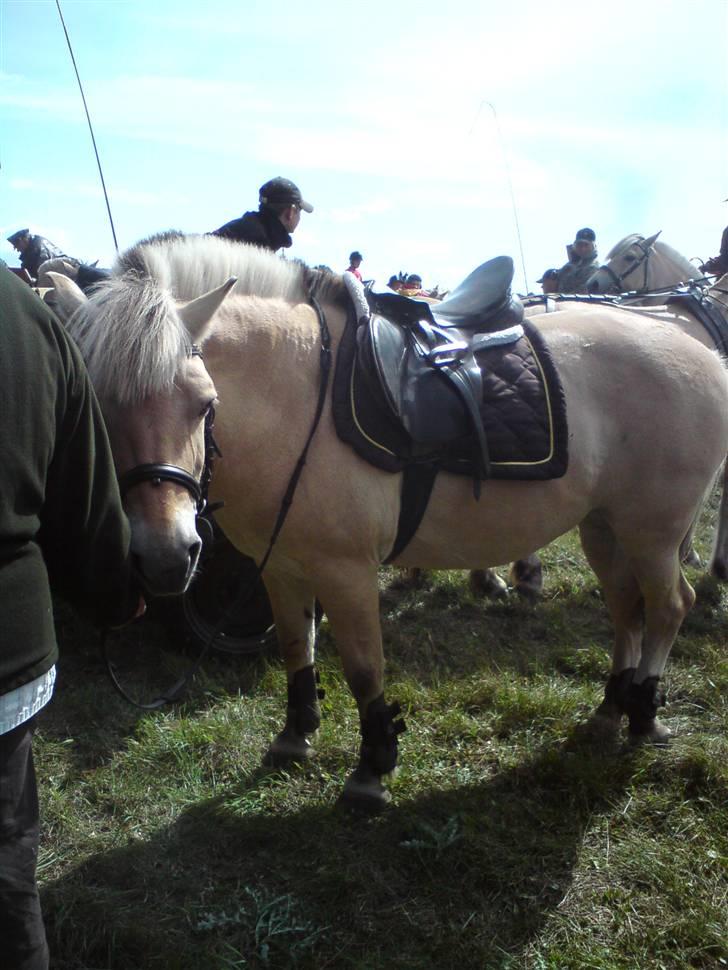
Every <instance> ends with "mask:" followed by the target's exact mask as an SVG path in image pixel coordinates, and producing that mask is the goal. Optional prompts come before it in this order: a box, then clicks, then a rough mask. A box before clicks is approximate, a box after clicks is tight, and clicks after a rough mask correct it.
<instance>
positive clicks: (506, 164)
mask: <svg viewBox="0 0 728 970" xmlns="http://www.w3.org/2000/svg"><path fill="white" fill-rule="evenodd" d="M484 104H487V105H488V107H489V108H490V110H491V111H492V112H493V120H494V121H495V130H496V134H497V136H498V146H499V148H500V152H501V157H502V159H503V168H504V169H505V173H506V181H507V182H508V192H509V195H510V197H511V208H512V210H513V221H514V223H515V227H516V238H517V239H518V250H519V252H520V254H521V267H522V269H523V282H524V283H525V285H526V290H527V291H528V274H527V272H526V258H525V256H524V253H523V240H522V239H521V226H520V223H519V221H518V207H517V205H516V194H515V192H514V190H513V179H512V178H511V167H510V163H509V160H508V153H507V152H506V150H505V144H504V142H503V135H502V133H501V129H500V124H499V122H498V112H497V111H496V110H495V105H494V104H493V103H492V102H491V101H486V100H485V99H483V100H482V101H481V102H480V104H479V105H478V111H477V113H476V115H475V120H474V121H473V124H472V125H471V127H470V132H469V134H471V135H472V133H473V131H474V129H475V126H476V124H477V122H478V118H479V117H480V111H481V109H482V107H483V105H484Z"/></svg>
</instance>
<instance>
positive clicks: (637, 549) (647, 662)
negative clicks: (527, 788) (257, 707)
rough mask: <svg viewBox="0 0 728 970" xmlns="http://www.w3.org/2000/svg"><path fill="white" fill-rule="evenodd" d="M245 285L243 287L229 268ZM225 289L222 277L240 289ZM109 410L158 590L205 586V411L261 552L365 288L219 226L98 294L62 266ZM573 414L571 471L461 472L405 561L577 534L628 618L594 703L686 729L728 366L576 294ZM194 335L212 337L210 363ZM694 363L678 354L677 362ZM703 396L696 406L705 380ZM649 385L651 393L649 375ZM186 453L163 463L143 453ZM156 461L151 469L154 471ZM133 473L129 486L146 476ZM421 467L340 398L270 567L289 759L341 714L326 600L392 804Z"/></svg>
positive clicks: (503, 549)
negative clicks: (324, 709) (682, 722)
mask: <svg viewBox="0 0 728 970" xmlns="http://www.w3.org/2000/svg"><path fill="white" fill-rule="evenodd" d="M231 276H237V277H238V281H237V283H236V284H235V285H234V286H233V285H232V284H233V282H234V280H228V277H231ZM226 280H227V282H224V281H226ZM58 284H59V290H60V292H61V304H62V307H63V312H64V313H65V314H68V313H70V312H71V311H72V310H74V309H75V311H76V312H75V313H74V316H73V318H72V319H71V320H70V322H69V329H70V331H71V333H72V335H73V336H74V338H75V339H76V340H77V342H78V343H79V346H80V347H81V350H82V352H83V354H84V356H85V358H86V360H87V363H88V366H89V370H90V373H91V376H92V379H93V381H94V383H95V386H96V388H97V391H98V394H99V397H100V400H101V404H102V408H103V409H104V413H105V415H106V417H107V420H108V427H109V434H110V438H111V442H112V448H113V450H114V454H115V459H116V462H117V466H118V471H119V473H120V474H121V475H122V477H124V476H125V475H127V483H128V484H129V483H130V484H129V487H128V488H127V489H126V490H125V505H126V508H127V510H128V513H129V517H130V521H131V526H132V549H133V553H134V556H135V558H136V561H137V565H138V569H139V572H140V574H141V575H142V576H143V577H144V578H145V580H146V582H147V584H148V585H149V586H150V587H151V588H152V589H156V590H159V591H165V592H169V593H171V592H173V591H175V588H176V590H177V591H179V590H181V589H182V588H184V585H185V584H186V583H187V582H189V579H190V576H191V573H192V571H193V569H194V564H195V560H196V557H197V555H198V553H199V541H198V540H197V541H196V537H195V533H194V519H195V507H196V500H195V497H194V495H191V494H190V491H191V489H190V486H189V481H187V480H185V477H184V476H186V478H187V479H189V478H190V477H192V478H195V477H197V476H199V475H201V473H202V468H203V465H204V458H203V456H204V425H205V416H206V415H207V414H208V413H209V409H210V407H211V406H212V404H213V402H214V399H215V395H216V394H217V395H219V399H220V400H219V405H218V408H217V422H216V426H215V434H216V437H217V441H218V443H219V445H220V448H221V451H222V454H223V455H224V456H225V457H224V459H223V460H221V461H220V462H219V463H218V464H217V465H216V471H215V477H214V479H213V482H212V487H211V492H210V497H211V499H214V500H216V501H219V500H222V501H224V502H225V505H224V508H223V509H222V510H221V512H220V513H219V520H220V523H221V525H222V527H223V529H224V530H225V532H226V533H227V535H228V537H229V538H230V539H231V541H232V542H233V543H234V544H235V545H237V546H238V547H239V548H240V549H241V550H242V551H244V552H246V553H248V554H249V555H252V556H253V557H254V558H256V559H257V560H260V559H261V557H262V556H263V555H264V553H265V550H266V547H267V545H268V541H269V538H270V536H271V532H272V531H273V528H274V523H275V522H276V520H277V517H278V514H279V510H280V506H281V500H282V497H283V496H284V494H285V493H286V489H287V483H288V482H289V480H290V476H291V472H292V470H293V468H294V466H295V465H296V462H297V460H298V459H299V457H300V455H301V452H302V448H303V444H304V442H305V441H306V440H307V438H308V437H309V435H311V432H312V426H313V425H312V422H313V416H314V414H315V413H316V407H317V401H318V400H319V396H320V382H321V362H322V361H323V360H325V359H326V354H325V352H324V353H322V331H323V323H322V318H321V317H320V316H319V315H318V314H317V312H316V310H315V309H314V307H313V306H312V305H311V300H312V293H311V291H312V289H315V291H316V300H317V301H318V304H320V306H321V308H322V311H323V320H325V321H326V322H327V323H328V329H329V331H330V334H331V346H332V352H333V353H334V355H335V353H336V349H337V347H338V346H339V343H340V341H341V337H342V334H343V331H344V327H345V320H346V313H347V301H348V297H347V293H346V289H345V287H344V285H343V283H342V281H341V278H340V277H335V276H328V275H326V276H321V275H320V274H316V273H313V272H312V271H310V270H307V269H306V268H305V267H303V266H302V265H300V264H298V263H292V262H286V261H284V260H281V259H279V258H277V257H276V256H274V255H273V254H269V253H266V252H263V251H262V250H256V249H253V248H251V247H247V246H243V245H240V244H235V243H229V242H227V241H226V240H221V239H218V238H216V237H189V238H187V237H180V236H168V237H160V238H159V239H157V240H149V241H146V242H144V243H140V244H139V245H138V246H136V247H134V248H133V249H131V250H130V251H129V252H127V253H126V254H125V255H124V256H123V257H121V258H120V260H119V261H118V264H117V266H116V268H115V271H114V278H113V279H112V280H111V281H110V282H109V283H108V284H103V285H102V287H101V288H100V289H98V290H96V291H95V293H94V294H93V295H92V296H91V297H90V298H88V299H87V298H86V297H85V296H84V295H83V294H82V293H81V292H80V291H79V290H78V289H77V288H76V287H75V285H74V284H73V283H72V282H71V281H69V280H65V279H64V278H62V277H59V278H58ZM541 326H542V329H543V333H544V336H545V339H546V341H547V343H548V345H549V347H550V350H551V353H552V356H553V359H554V361H555V363H556V365H557V368H558V370H559V373H560V378H561V382H562V385H563V391H564V396H565V400H566V407H567V413H568V418H569V465H568V469H567V471H566V473H565V474H564V475H563V477H561V478H558V479H555V480H551V481H531V482H518V481H516V482H511V481H504V480H501V481H495V480H488V481H486V482H484V483H483V487H482V495H481V498H480V500H479V501H476V499H475V497H474V495H473V489H472V482H471V481H470V480H469V479H468V478H466V477H461V476H454V475H449V474H446V473H441V474H439V475H438V477H437V480H436V482H435V486H434V490H433V493H432V496H431V499H430V502H429V505H428V508H427V511H426V513H425V516H424V518H423V520H422V522H421V524H420V526H419V529H418V530H417V533H416V534H415V536H414V538H413V539H412V540H411V542H410V543H409V545H407V546H406V548H405V549H404V551H403V552H402V553H401V555H400V556H399V557H398V559H397V560H396V564H397V565H401V566H408V567H409V566H423V567H429V568H436V569H452V568H458V569H460V568H469V567H471V566H474V565H477V564H482V563H483V562H484V561H485V562H488V563H491V564H494V565H495V564H498V563H503V562H508V561H512V560H515V559H517V558H518V557H519V556H523V555H524V554H526V553H528V552H529V551H530V550H532V549H535V548H539V547H541V546H543V545H545V544H547V543H549V542H551V541H552V540H553V539H554V538H556V537H557V536H559V535H561V534H563V533H564V532H566V531H568V530H570V529H571V528H572V527H574V526H576V525H578V526H579V530H580V535H581V540H582V545H583V548H584V551H585V554H586V556H587V559H588V561H589V563H590V564H591V566H592V567H593V569H594V571H595V572H596V574H597V576H598V578H599V580H600V582H601V584H602V587H603V590H604V598H605V603H606V605H607V607H608V609H609V613H610V615H611V618H612V621H613V624H614V635H615V638H614V649H613V661H612V674H611V676H610V678H609V680H608V682H607V687H606V691H605V697H604V701H603V703H602V704H601V705H600V707H599V708H598V711H597V712H596V715H595V717H596V719H597V721H598V722H600V723H602V724H608V725H609V726H611V727H614V728H616V727H617V726H618V725H619V723H620V721H621V718H622V717H623V715H625V714H626V715H627V716H628V718H629V730H630V734H631V736H632V737H633V738H635V739H638V740H645V739H647V740H658V741H659V740H662V739H663V738H664V737H665V736H666V733H667V730H666V728H665V727H664V726H663V725H661V724H660V723H659V721H658V720H657V717H656V714H657V711H658V708H659V706H660V705H661V704H662V703H664V701H663V700H662V695H661V689H660V686H659V679H660V677H661V676H662V673H663V670H664V667H665V664H666V662H667V658H668V654H669V652H670V649H671V646H672V643H673V641H674V638H675V635H676V633H677V630H678V629H679V627H680V624H681V623H682V620H683V618H684V616H685V614H686V613H687V611H688V610H689V609H690V607H691V606H692V603H693V601H694V593H693V590H692V589H691V587H690V586H689V584H688V583H687V581H686V580H685V578H684V576H683V574H682V571H681V567H680V547H681V544H682V543H683V542H684V540H685V539H686V537H687V536H689V534H690V532H691V529H692V527H693V525H694V522H695V519H696V517H697V515H698V513H699V511H700V509H701V506H702V502H703V499H704V497H705V495H706V493H707V491H708V489H709V488H710V486H711V484H712V481H713V478H714V475H715V473H716V471H717V469H718V467H719V466H720V463H721V461H722V460H723V458H724V456H725V454H726V452H727V451H728V375H726V372H725V370H724V368H723V366H722V364H721V362H720V361H719V360H718V359H717V357H716V356H715V355H714V354H712V353H710V352H709V351H708V350H706V348H705V347H703V346H702V345H701V344H700V343H699V341H697V340H693V339H691V338H690V337H688V336H686V335H685V334H684V333H682V332H681V331H680V330H679V329H678V328H677V327H674V326H667V325H665V324H663V323H660V322H658V321H656V322H655V323H654V325H653V326H651V327H649V328H646V327H645V326H644V323H643V322H642V321H640V320H637V319H635V318H634V317H633V315H632V314H631V313H629V312H625V311H622V310H617V309H613V308H610V307H603V308H598V309H593V308H587V312H585V309H584V308H583V307H582V306H580V305H578V304H577V305H574V306H572V307H569V308H568V309H566V310H564V311H563V312H561V313H558V314H551V315H548V316H544V317H543V318H542V322H541ZM195 348H201V352H202V354H204V360H203V358H202V357H201V356H199V354H198V352H197V351H196V350H195ZM676 362H679V365H677V364H676ZM686 387H690V406H689V407H686V406H685V393H686V392H685V388H686ZM646 388H649V393H646V392H645V389H646ZM160 462H162V463H166V464H171V465H176V466H179V470H181V471H182V472H183V474H182V476H173V477H172V478H169V479H167V478H163V477H160V476H156V477H149V478H147V477H144V476H141V475H139V474H138V473H136V469H138V468H139V466H142V467H146V466H148V465H150V464H154V465H155V467H157V468H158V467H159V463H160ZM133 466H135V467H133ZM130 472H135V474H133V475H132V477H131V479H130V478H129V477H128V473H130ZM400 488H401V475H399V474H390V473H387V472H383V471H381V470H379V469H376V468H374V467H372V466H370V465H368V464H366V463H365V462H364V461H363V460H362V459H361V458H359V457H358V456H357V455H356V454H355V453H354V452H353V450H351V449H350V448H349V447H348V446H347V445H345V444H344V443H343V442H342V441H341V440H340V439H339V438H338V437H337V435H336V431H335V427H334V421H333V416H332V412H331V396H330V391H329V393H327V395H326V398H325V406H324V410H323V414H322V418H321V421H320V423H319V425H318V427H317V429H316V431H315V434H313V437H312V439H311V447H310V449H309V451H308V454H307V461H306V464H305V466H304V469H303V474H302V475H301V478H300V482H299V485H298V489H297V491H296V492H295V496H294V499H293V502H292V504H291V505H290V509H289V514H288V518H287V519H286V521H285V525H284V527H283V529H282V531H281V532H280V535H279V538H278V541H277V543H276V545H275V547H274V548H273V551H272V555H271V556H270V560H269V563H268V567H267V569H266V572H265V575H264V580H265V584H266V588H267V590H268V594H269V597H270V601H271V605H272V608H273V614H274V619H275V624H276V630H277V634H278V638H279V643H280V649H281V653H282V656H283V658H284V660H285V664H286V669H287V673H288V685H289V686H288V705H287V718H286V723H285V726H284V728H283V730H282V731H281V732H280V734H279V735H278V736H277V738H276V739H275V740H274V741H273V743H272V744H271V747H270V749H269V757H270V758H271V759H273V760H274V761H279V760H281V759H291V758H293V759H299V758H304V757H306V756H307V755H308V754H309V753H310V744H309V740H308V738H309V737H310V736H311V735H312V734H313V733H314V732H315V730H316V728H317V726H318V722H319V711H318V700H317V688H316V675H315V670H314V636H315V625H314V602H315V599H316V598H318V599H319V600H320V602H321V603H322V605H323V607H324V610H325V612H326V615H327V617H328V620H329V623H330V626H331V630H332V632H333V635H334V637H335V640H336V643H337V646H338V650H339V654H340V656H341V660H342V664H343V669H344V674H345V676H346V679H347V682H348V684H349V687H350V689H351V692H352V694H353V696H354V698H355V699H356V703H357V705H358V709H359V715H360V720H361V735H362V744H361V750H360V757H359V763H358V765H357V767H356V769H355V770H354V772H353V773H352V774H351V775H350V776H349V778H348V779H347V781H346V785H345V788H344V797H345V798H346V799H347V800H349V801H350V802H353V803H356V804H365V805H368V806H370V805H374V806H380V805H382V804H383V803H384V802H385V801H386V799H387V792H386V790H385V788H384V787H383V784H382V778H383V776H385V775H386V774H387V773H388V772H390V771H392V770H393V769H394V767H395V765H396V761H397V736H398V734H399V733H400V732H401V730H402V729H403V724H402V723H401V722H400V721H399V720H398V719H397V714H398V707H397V706H396V705H389V704H387V703H386V702H385V698H384V656H383V647H382V636H381V629H380V622H379V609H378V600H379V593H378V568H379V565H380V563H381V562H383V560H384V559H385V558H386V557H387V556H388V554H389V552H390V550H391V548H392V544H393V541H394V538H395V534H396V532H397V521H398V516H399V503H400Z"/></svg>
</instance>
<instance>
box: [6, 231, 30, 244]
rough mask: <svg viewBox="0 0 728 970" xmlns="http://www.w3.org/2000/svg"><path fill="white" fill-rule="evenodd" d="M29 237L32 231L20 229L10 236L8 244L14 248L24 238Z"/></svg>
mask: <svg viewBox="0 0 728 970" xmlns="http://www.w3.org/2000/svg"><path fill="white" fill-rule="evenodd" d="M29 235H30V229H18V231H17V232H14V233H13V234H12V236H8V242H9V243H10V245H11V246H14V245H15V243H16V242H17V241H18V240H19V239H22V238H23V237H24V236H29Z"/></svg>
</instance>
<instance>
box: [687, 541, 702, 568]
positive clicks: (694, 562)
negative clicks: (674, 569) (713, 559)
mask: <svg viewBox="0 0 728 970" xmlns="http://www.w3.org/2000/svg"><path fill="white" fill-rule="evenodd" d="M683 565H684V566H695V568H696V569H700V567H701V566H702V565H703V563H702V560H701V559H700V556H699V555H698V554H697V552H696V551H695V550H694V549H693V547H692V546H691V547H690V548H689V549H688V551H687V552H686V553H685V555H684V556H683Z"/></svg>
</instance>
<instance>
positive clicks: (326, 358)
mask: <svg viewBox="0 0 728 970" xmlns="http://www.w3.org/2000/svg"><path fill="white" fill-rule="evenodd" d="M309 302H310V304H311V306H312V307H313V309H314V310H315V311H316V317H317V319H318V325H319V331H320V334H321V349H320V351H319V371H320V380H319V393H318V400H317V402H316V411H315V414H314V418H313V422H312V424H311V430H310V431H309V433H308V437H307V438H306V443H305V444H304V446H303V450H302V451H301V455H300V457H299V459H298V461H297V462H296V467H295V468H294V469H293V473H292V475H291V477H290V480H289V482H288V486H287V488H286V491H285V493H284V495H283V498H282V500H281V507H280V510H279V512H278V517H277V518H276V522H275V525H274V526H273V532H272V533H271V537H270V540H269V542H268V548H267V550H266V552H265V555H264V556H263V558H262V560H261V563H260V565H259V566H258V568H257V569H256V571H255V575H254V576H253V578H252V579H251V580H250V583H249V585H248V587H247V589H246V590H244V592H243V593H242V594H241V595H240V596H239V597H238V599H236V600H235V601H234V602H233V603H232V604H231V605H230V606H228V608H227V609H226V610H225V612H224V613H223V615H222V618H221V619H220V620H219V621H218V623H217V626H216V627H215V629H214V630H213V631H212V633H211V634H210V636H209V637H208V638H207V640H206V641H205V643H204V644H203V646H202V649H201V650H200V653H199V655H198V657H197V659H196V660H195V661H194V663H193V664H192V666H191V667H190V668H189V670H188V671H187V672H186V673H185V674H184V676H182V677H181V678H180V679H179V680H178V681H176V683H174V684H173V685H172V687H171V688H170V689H169V690H166V691H164V692H163V693H161V694H160V695H159V697H156V698H155V699H154V700H153V701H150V702H149V703H147V704H145V703H142V702H141V701H137V700H135V699H134V698H133V697H131V696H130V695H129V694H128V693H127V691H126V690H125V689H124V687H122V685H121V683H120V682H119V679H118V677H117V676H116V672H115V670H114V664H113V662H112V661H111V659H110V658H109V655H108V647H107V633H106V631H104V632H103V633H102V636H101V652H102V654H103V657H104V661H105V663H106V669H107V670H108V672H109V677H110V678H111V682H112V684H113V685H114V687H115V688H116V690H117V691H118V692H119V693H120V694H121V696H122V697H123V698H124V700H126V701H127V702H128V703H129V704H131V705H132V706H133V707H138V708H140V709H141V710H143V711H154V710H157V709H158V708H160V707H162V706H163V705H164V704H171V703H173V702H174V701H176V700H178V698H179V697H180V695H181V694H182V692H183V691H184V690H185V688H186V687H187V685H188V684H189V683H190V682H191V681H192V679H193V677H194V676H195V674H196V673H197V671H198V670H199V669H200V667H201V666H202V663H203V661H204V660H205V658H206V657H207V655H208V653H209V652H210V649H211V647H212V645H213V643H214V642H215V640H216V639H217V637H218V635H219V634H220V633H221V631H222V629H223V627H224V626H225V624H226V623H227V621H228V619H229V618H230V617H231V616H232V614H233V612H234V611H237V610H239V609H240V607H241V606H244V605H245V604H246V603H247V601H248V600H249V599H250V598H251V596H252V595H253V592H254V590H255V587H256V585H257V584H258V582H260V580H261V578H262V576H263V570H264V569H265V567H266V565H267V563H268V560H269V558H270V555H271V553H272V551H273V546H274V545H275V543H276V540H277V539H278V536H279V535H280V533H281V529H282V528H283V524H284V522H285V521H286V516H287V515H288V510H289V509H290V507H291V505H292V504H293V496H294V494H295V491H296V487H297V486H298V482H299V480H300V478H301V474H302V472H303V468H304V465H305V464H306V458H307V457H308V449H309V447H310V446H311V442H312V441H313V436H314V434H315V433H316V429H317V428H318V426H319V422H320V420H321V415H322V414H323V410H324V404H325V403H326V392H327V390H328V385H329V376H330V374H331V334H330V332H329V328H328V324H327V323H326V317H325V316H324V312H323V310H322V309H321V305H320V304H319V302H318V300H317V299H316V297H315V296H314V295H313V292H311V291H309ZM210 437H212V427H210ZM213 444H214V439H213ZM214 448H215V450H216V451H217V454H218V455H220V451H219V449H218V448H217V445H214ZM220 457H222V456H220ZM207 484H209V479H208V483H207Z"/></svg>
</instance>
